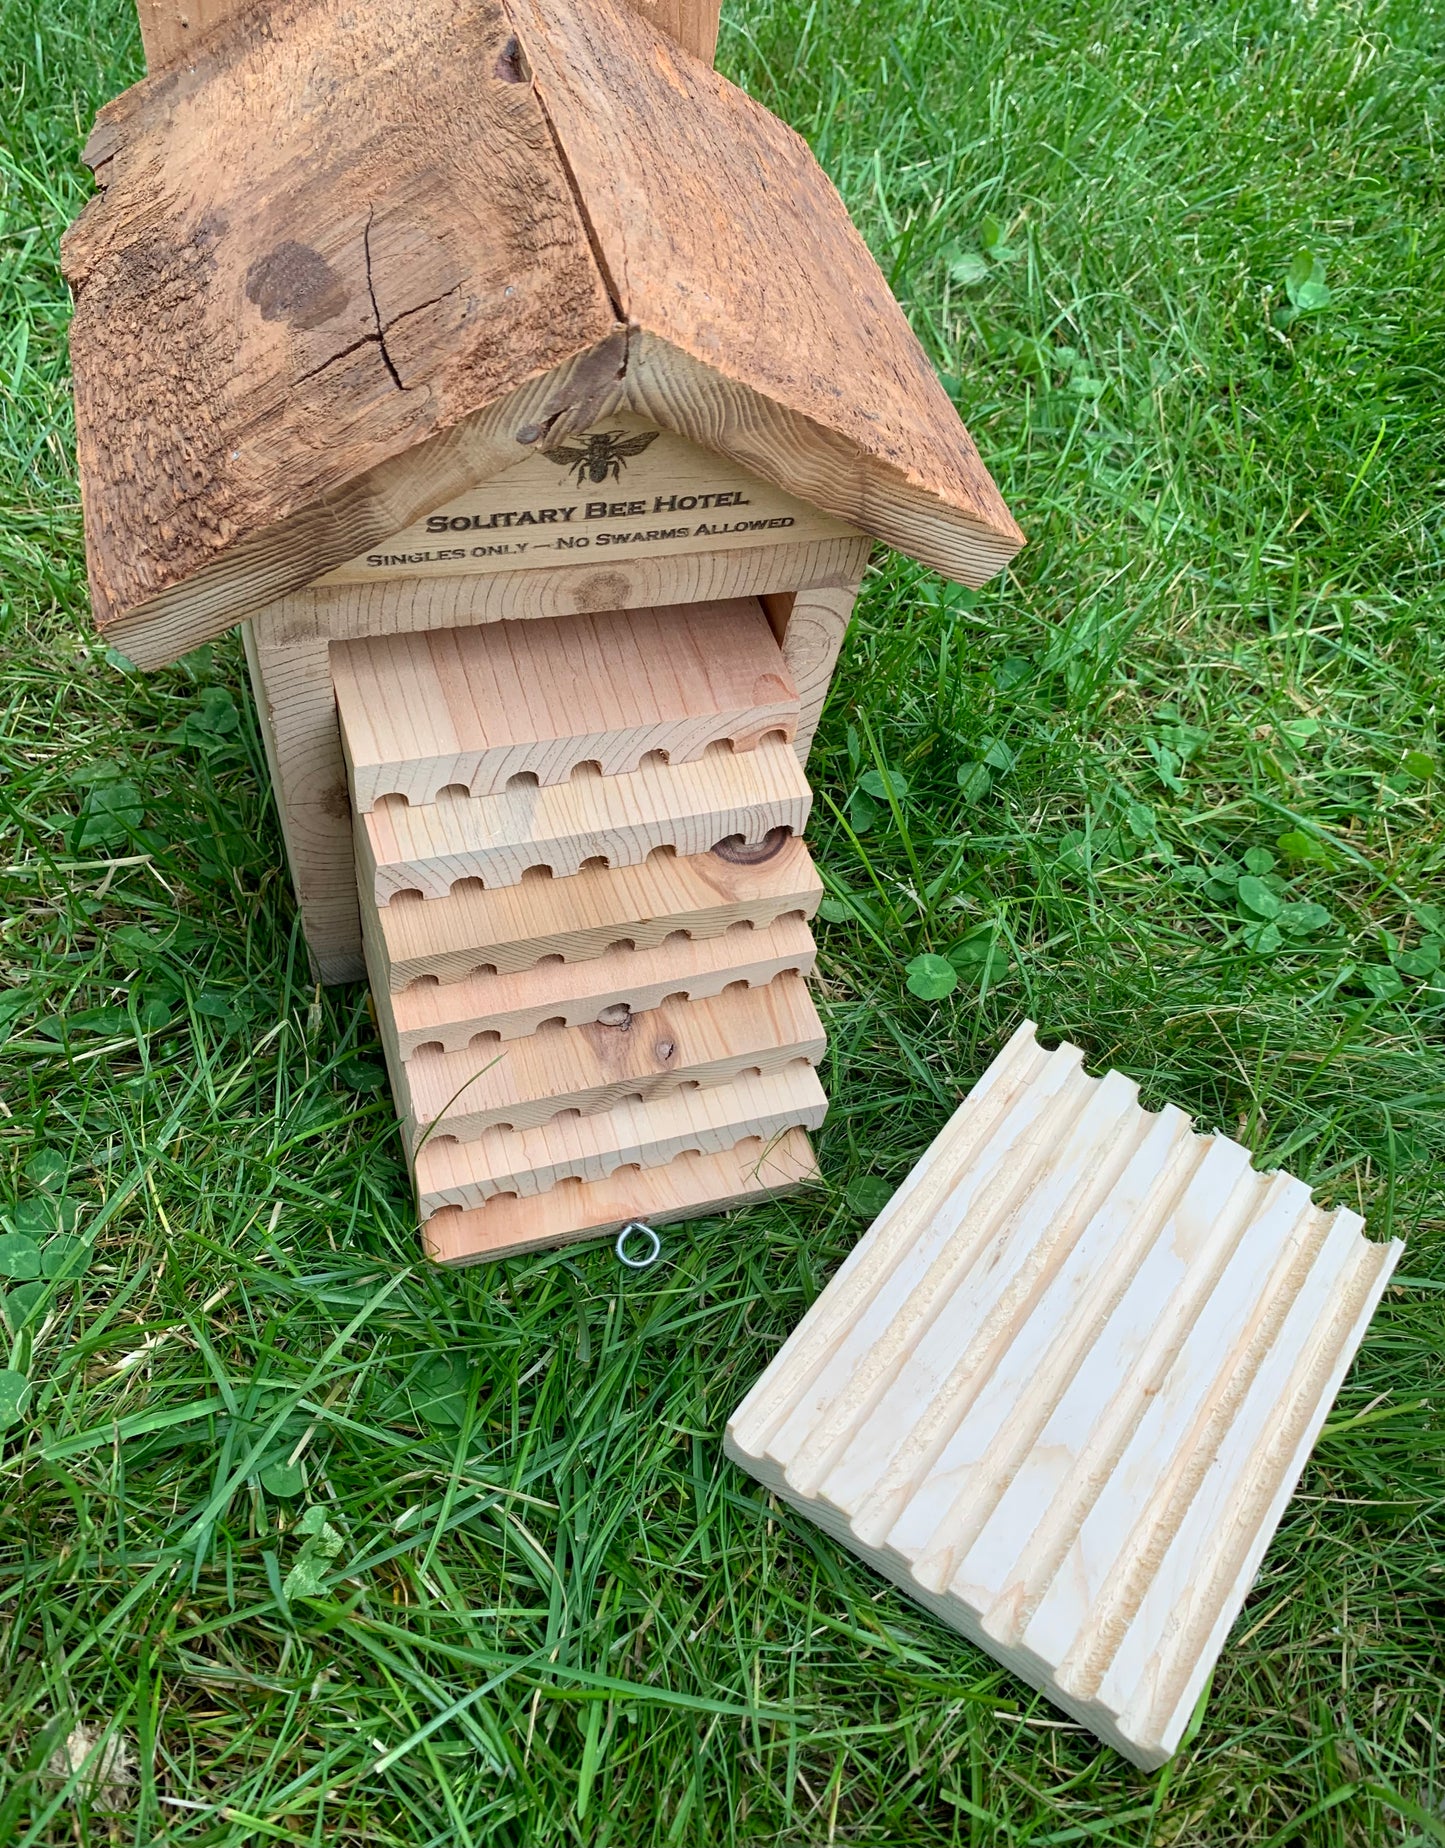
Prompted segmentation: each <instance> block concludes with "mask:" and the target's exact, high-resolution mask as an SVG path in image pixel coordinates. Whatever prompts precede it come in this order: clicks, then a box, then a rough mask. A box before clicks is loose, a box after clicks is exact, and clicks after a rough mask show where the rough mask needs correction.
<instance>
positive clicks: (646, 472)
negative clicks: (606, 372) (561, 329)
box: [316, 410, 857, 585]
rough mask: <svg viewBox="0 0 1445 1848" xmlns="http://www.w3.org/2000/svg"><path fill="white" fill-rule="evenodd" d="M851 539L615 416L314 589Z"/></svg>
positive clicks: (687, 446) (549, 444)
mask: <svg viewBox="0 0 1445 1848" xmlns="http://www.w3.org/2000/svg"><path fill="white" fill-rule="evenodd" d="M594 458H595V461H594ZM598 473H600V474H602V476H603V479H602V480H601V481H600V482H599V481H597V480H596V479H595V476H596V475H597V474H598ZM856 536H857V533H856V529H855V528H853V527H851V526H847V525H845V524H844V523H843V522H842V521H839V520H835V519H832V518H831V517H830V516H829V515H827V514H825V513H820V512H819V511H818V509H817V508H816V507H813V506H810V505H809V504H808V503H807V502H806V501H800V500H798V499H796V498H795V497H794V496H793V495H791V494H787V493H785V492H784V491H783V489H781V488H778V487H775V486H774V485H773V484H772V483H771V482H768V481H764V480H762V479H761V478H760V477H759V476H757V475H754V474H751V473H749V471H748V470H746V469H742V468H739V467H738V465H737V463H735V462H733V461H730V460H729V459H728V458H727V457H725V456H720V455H718V454H716V452H714V451H712V450H708V449H700V448H699V447H698V446H697V444H696V443H690V442H688V441H687V440H686V439H685V438H684V437H681V436H678V435H677V434H676V433H675V432H674V431H672V430H669V429H666V428H664V427H663V426H662V424H661V423H660V422H659V421H658V419H657V418H655V417H647V416H640V415H638V413H637V412H635V411H630V410H619V411H615V412H613V413H611V414H610V415H608V416H607V417H605V418H603V419H602V420H601V421H600V422H598V423H597V424H596V425H594V426H593V427H591V428H589V429H586V430H582V431H579V432H578V433H577V434H576V435H574V436H568V437H565V438H564V437H559V438H557V439H556V440H555V441H552V440H549V439H547V438H543V439H542V442H541V443H539V444H538V445H537V447H536V448H534V449H532V450H531V451H530V452H527V453H525V454H524V455H523V456H522V458H521V460H519V461H517V462H514V463H513V464H512V466H511V467H510V468H507V469H504V470H503V471H502V472H501V474H499V475H494V476H492V477H491V478H490V479H488V480H485V481H479V482H477V483H475V484H474V485H471V486H468V487H467V488H466V490H465V491H464V492H463V493H461V494H458V495H456V496H455V497H453V498H452V499H450V500H447V501H445V502H443V504H442V505H441V506H439V507H432V508H430V509H428V511H427V512H426V513H425V514H423V515H422V516H421V517H420V518H419V519H417V520H415V521H413V522H412V523H411V524H410V525H407V526H404V527H403V528H401V530H400V531H399V532H395V533H391V534H389V535H388V536H387V537H386V538H385V539H382V540H380V541H378V542H377V543H375V544H373V545H369V546H367V548H366V550H365V551H364V552H362V553H359V554H358V555H357V556H356V557H355V558H350V559H348V560H347V561H346V562H345V563H344V564H341V565H337V566H336V567H334V569H332V570H331V571H328V572H326V573H324V574H323V575H322V576H321V577H319V578H317V580H316V582H317V583H318V584H322V585H330V584H371V583H377V582H379V581H382V580H385V579H387V578H425V579H428V580H430V579H433V578H438V577H466V576H471V575H473V574H475V573H488V572H494V571H522V572H533V571H546V570H552V569H554V568H555V567H556V566H558V565H567V564H576V563H578V562H585V561H590V560H596V561H599V562H602V563H606V562H608V561H610V560H611V559H614V558H630V557H647V558H670V557H675V556H677V555H679V554H685V553H688V552H715V551H724V552H731V551H737V550H740V549H742V550H746V549H747V548H749V547H752V546H756V545H776V544H780V543H784V542H786V543H789V544H797V543H799V542H800V541H808V540H826V539H842V538H849V537H856Z"/></svg>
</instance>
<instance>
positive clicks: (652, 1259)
mask: <svg viewBox="0 0 1445 1848" xmlns="http://www.w3.org/2000/svg"><path fill="white" fill-rule="evenodd" d="M634 1232H637V1233H640V1234H641V1236H642V1237H643V1238H645V1239H650V1240H651V1241H652V1245H651V1249H650V1250H649V1251H648V1253H647V1256H646V1257H644V1258H629V1257H628V1255H627V1241H628V1239H630V1238H631V1237H632V1235H633V1233H634ZM612 1249H613V1250H614V1251H615V1252H616V1253H617V1262H618V1263H619V1264H625V1265H626V1266H627V1268H628V1270H648V1269H650V1268H651V1266H652V1265H654V1264H656V1262H657V1260H658V1258H659V1257H660V1256H661V1255H662V1240H661V1239H660V1238H659V1237H658V1236H657V1234H656V1233H655V1232H654V1231H653V1229H652V1227H651V1226H645V1225H644V1224H643V1223H642V1221H641V1220H640V1219H629V1220H628V1222H627V1224H626V1225H625V1226H624V1227H623V1228H622V1230H621V1231H620V1232H619V1233H618V1234H617V1243H616V1244H615V1245H614V1246H613V1247H612Z"/></svg>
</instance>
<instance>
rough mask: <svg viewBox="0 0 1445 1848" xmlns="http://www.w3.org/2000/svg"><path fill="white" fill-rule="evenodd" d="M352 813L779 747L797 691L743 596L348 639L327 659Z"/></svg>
mask: <svg viewBox="0 0 1445 1848" xmlns="http://www.w3.org/2000/svg"><path fill="white" fill-rule="evenodd" d="M331 668H332V674H333V676H334V679H335V682H336V702H337V709H338V712H339V715H340V720H341V739H342V745H343V747H344V749H345V753H346V766H347V774H348V777H349V779H350V784H351V799H352V803H353V805H354V807H356V808H357V809H359V810H361V811H363V812H365V811H366V810H369V809H371V808H373V807H374V806H375V804H376V802H377V801H378V800H379V799H380V798H382V797H385V796H389V795H392V796H404V797H405V798H406V800H407V801H408V802H409V803H415V804H421V803H429V802H433V801H435V800H436V798H437V795H438V793H439V792H440V791H441V790H443V789H450V790H452V791H456V790H458V789H464V790H465V791H466V792H467V793H468V794H469V795H473V796H481V795H491V794H495V793H497V792H499V791H501V790H503V789H504V788H505V787H506V785H507V783H508V782H509V780H510V779H511V778H512V777H529V778H534V779H535V780H536V781H537V782H538V783H562V782H565V781H566V780H567V779H568V777H569V776H570V775H571V774H572V771H573V770H574V769H575V768H576V766H577V765H578V764H580V763H583V762H587V761H591V762H594V763H596V765H597V767H598V769H600V770H601V772H602V773H603V775H604V776H618V775H621V774H623V773H624V772H627V771H632V770H636V769H637V767H638V765H639V764H640V763H641V761H642V759H643V758H644V757H645V756H647V755H648V754H649V753H650V752H653V751H660V752H661V753H662V754H663V756H664V757H665V758H666V759H667V760H668V761H669V762H670V763H682V762H684V761H687V760H689V759H692V758H695V757H700V756H701V755H702V753H703V752H704V751H705V750H706V749H707V747H708V746H709V745H710V744H716V743H719V742H721V741H724V740H726V741H729V742H731V743H732V744H733V745H734V747H735V748H737V749H741V750H748V749H751V748H752V747H753V746H754V745H756V744H757V742H758V740H759V739H760V738H761V737H762V736H763V734H764V733H769V734H772V733H776V734H777V735H778V736H779V737H781V738H782V739H783V740H784V741H790V740H791V739H792V738H793V736H794V734H795V733H796V731H797V724H798V704H799V702H798V694H797V689H796V688H795V687H794V686H793V684H792V681H791V680H790V678H789V676H788V669H787V664H786V662H785V661H784V660H783V654H782V650H781V649H780V648H779V646H778V644H777V641H776V640H775V638H774V636H773V631H772V629H771V627H770V626H769V623H768V619H767V616H766V615H765V614H764V612H763V607H762V605H761V604H760V603H759V602H758V601H757V599H756V598H741V597H739V598H734V599H732V600H731V601H730V602H727V603H696V604H675V605H673V606H672V607H670V608H667V609H661V610H655V609H654V610H609V611H605V612H602V613H600V614H598V615H579V616H566V617H558V618H550V619H549V618H541V619H534V620H533V621H530V622H499V623H486V624H482V625H479V626H477V627H474V628H468V629H433V630H429V631H427V632H425V633H423V634H420V635H388V636H382V637H378V638H377V639H375V640H371V641H362V642H347V643H342V644H339V645H337V646H336V647H334V648H333V649H332V652H331Z"/></svg>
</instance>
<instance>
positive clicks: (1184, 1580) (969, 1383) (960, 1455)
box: [726, 1022, 1403, 1769]
mask: <svg viewBox="0 0 1445 1848" xmlns="http://www.w3.org/2000/svg"><path fill="white" fill-rule="evenodd" d="M1082 1059H1083V1055H1082V1053H1081V1052H1080V1051H1079V1049H1078V1048H1077V1047H1073V1046H1068V1045H1063V1046H1060V1047H1059V1048H1058V1050H1057V1051H1054V1052H1051V1053H1050V1052H1045V1051H1044V1050H1042V1049H1041V1048H1040V1047H1039V1046H1038V1045H1037V1043H1036V1041H1035V1039H1034V1028H1033V1025H1032V1023H1030V1022H1025V1023H1024V1025H1023V1026H1022V1027H1021V1028H1020V1029H1019V1031H1018V1032H1017V1033H1016V1034H1015V1035H1014V1038H1013V1039H1012V1040H1011V1041H1010V1043H1009V1045H1008V1046H1007V1047H1006V1048H1005V1049H1004V1051H1003V1052H1002V1053H1001V1054H1000V1055H999V1057H998V1058H997V1059H996V1060H995V1061H994V1063H993V1065H991V1066H990V1067H989V1069H988V1071H987V1072H986V1073H985V1074H984V1076H983V1078H982V1079H981V1080H980V1082H979V1083H978V1084H977V1085H976V1086H975V1087H974V1089H973V1091H972V1092H971V1093H970V1094H969V1096H968V1098H967V1099H966V1100H965V1101H964V1103H963V1105H962V1106H961V1107H960V1109H959V1110H958V1112H957V1113H956V1115H955V1116H954V1117H953V1119H952V1120H951V1121H950V1122H949V1124H948V1125H947V1126H946V1128H945V1129H944V1130H943V1132H942V1134H941V1135H940V1136H939V1137H938V1139H937V1140H936V1141H935V1142H934V1144H933V1145H932V1147H931V1148H930V1149H929V1150H928V1152H927V1154H926V1155H925V1156H924V1157H923V1159H922V1160H921V1161H920V1162H919V1163H918V1165H917V1166H916V1167H915V1168H914V1170H913V1172H912V1173H911V1174H910V1176H909V1177H908V1179H907V1181H905V1183H904V1185H903V1187H902V1188H901V1189H900V1190H899V1192H898V1193H897V1194H896V1195H895V1196H894V1199H893V1200H892V1202H891V1203H890V1204H889V1206H888V1207H886V1208H885V1210H884V1211H883V1213H882V1214H881V1215H880V1216H879V1218H878V1219H877V1220H876V1221H875V1222H874V1224H873V1226H872V1227H871V1228H870V1230H869V1231H868V1232H867V1233H865V1235H864V1236H863V1238H862V1239H861V1240H860V1242H859V1244H858V1245H857V1246H856V1247H855V1249H854V1251H853V1252H852V1253H851V1255H850V1256H849V1258H848V1259H847V1261H846V1262H845V1263H844V1265H843V1267H842V1268H841V1269H840V1270H839V1271H838V1272H837V1274H836V1275H835V1277H834V1278H833V1280H832V1281H831V1282H830V1283H829V1285H828V1287H827V1288H826V1289H825V1290H824V1291H823V1293H822V1295H821V1296H820V1297H819V1298H818V1300H817V1301H816V1302H815V1303H814V1305H813V1307H812V1308H811V1309H810V1310H809V1311H808V1313H807V1315H806V1316H805V1317H804V1318H803V1320H802V1322H801V1323H800V1324H799V1326H798V1327H797V1329H795V1330H794V1333H793V1335H792V1336H791V1337H790V1339H789V1340H788V1341H787V1342H786V1343H785V1344H784V1346H783V1348H782V1349H781V1350H780V1351H779V1353H778V1354H777V1355H776V1356H775V1357H774V1359H773V1361H772V1363H771V1364H770V1366H769V1367H768V1369H767V1370H766V1372H765V1373H764V1374H763V1376H762V1378H761V1379H760V1380H759V1381H758V1383H757V1385H756V1386H755V1387H754V1388H753V1390H752V1392H751V1393H749V1395H748V1396H747V1398H746V1399H745V1400H744V1402H743V1404H742V1405H741V1406H740V1407H739V1408H738V1410H737V1412H736V1413H735V1414H734V1416H733V1418H732V1420H731V1422H730V1424H729V1426H728V1435H727V1439H726V1444H727V1450H728V1454H729V1455H730V1456H732V1457H733V1458H734V1459H735V1460H736V1461H738V1462H739V1463H741V1464H742V1465H743V1467H744V1468H746V1469H748V1470H749V1471H750V1472H751V1473H752V1474H753V1475H755V1476H756V1477H758V1479H759V1480H760V1481H762V1482H764V1483H765V1484H766V1485H767V1486H768V1487H769V1488H770V1489H773V1490H774V1491H775V1492H776V1493H777V1494H779V1495H781V1496H783V1497H784V1498H785V1499H787V1500H788V1501H790V1502H791V1503H792V1504H793V1505H794V1506H795V1507H797V1508H799V1509H800V1510H802V1511H803V1512H804V1513H805V1514H807V1516H808V1517H809V1518H810V1519H812V1520H815V1521H817V1522H818V1523H819V1524H820V1525H821V1526H823V1527H824V1528H825V1529H826V1530H827V1531H828V1532H829V1533H831V1534H833V1535H834V1536H835V1537H836V1538H837V1539H839V1540H840V1541H842V1543H843V1544H845V1545H846V1546H849V1547H851V1548H852V1549H853V1550H854V1551H855V1552H857V1553H858V1554H859V1555H860V1556H861V1557H862V1558H864V1559H865V1560H867V1561H868V1562H869V1563H870V1564H872V1565H874V1566H875V1567H877V1569H878V1570H879V1571H881V1572H883V1573H885V1574H886V1575H887V1576H888V1577H890V1578H891V1579H893V1580H894V1582H895V1583H897V1584H898V1585H900V1586H902V1587H903V1588H904V1589H905V1590H906V1591H908V1592H909V1593H910V1595H911V1596H913V1597H914V1598H916V1599H918V1601H919V1602H920V1603H922V1604H924V1605H925V1606H926V1607H927V1608H928V1609H929V1610H931V1611H933V1612H934V1613H935V1615H937V1616H938V1617H939V1618H940V1619H941V1620H942V1621H943V1622H944V1623H946V1624H949V1625H950V1626H951V1627H953V1628H954V1629H956V1630H960V1631H962V1633H963V1634H964V1635H966V1636H968V1637H969V1638H971V1639H972V1640H973V1641H974V1642H976V1643H978V1644H979V1646H980V1647H982V1648H984V1649H986V1650H987V1651H988V1652H989V1653H990V1654H992V1655H993V1656H995V1657H996V1658H997V1659H998V1660H999V1661H1001V1662H1003V1663H1004V1664H1005V1666H1007V1667H1008V1668H1010V1669H1012V1670H1013V1671H1014V1672H1015V1673H1016V1674H1018V1675H1019V1676H1020V1677H1021V1678H1022V1679H1023V1680H1025V1681H1026V1682H1028V1683H1029V1684H1030V1685H1031V1686H1033V1687H1036V1688H1038V1689H1040V1690H1041V1691H1042V1692H1043V1693H1045V1694H1047V1695H1048V1697H1049V1698H1050V1699H1051V1700H1053V1701H1054V1702H1055V1703H1056V1704H1057V1705H1058V1706H1059V1707H1061V1708H1062V1709H1063V1710H1064V1712H1066V1713H1068V1714H1070V1715H1072V1716H1073V1717H1074V1718H1075V1719H1076V1720H1078V1721H1080V1722H1081V1723H1082V1724H1083V1725H1085V1726H1086V1727H1088V1728H1089V1729H1090V1730H1091V1731H1093V1732H1095V1733H1097V1734H1098V1736H1099V1737H1100V1738H1102V1739H1104V1740H1106V1741H1107V1742H1108V1743H1109V1744H1111V1745H1113V1746H1114V1747H1115V1748H1116V1749H1117V1750H1118V1751H1120V1752H1122V1753H1123V1754H1124V1756H1125V1757H1127V1758H1129V1759H1131V1760H1132V1761H1133V1762H1134V1763H1135V1764H1138V1765H1141V1766H1143V1767H1144V1768H1145V1769H1153V1768H1155V1767H1157V1766H1159V1765H1161V1764H1163V1763H1164V1762H1165V1761H1166V1760H1167V1759H1168V1758H1169V1756H1170V1755H1171V1754H1172V1753H1173V1751H1174V1750H1175V1749H1176V1747H1177V1746H1178V1743H1179V1740H1180V1738H1181V1736H1182V1734H1183V1731H1184V1728H1185V1725H1186V1724H1187V1722H1188V1720H1189V1717H1190V1715H1191V1713H1192V1712H1193V1710H1194V1707H1195V1705H1196V1703H1197V1701H1198V1698H1199V1694H1200V1691H1201V1689H1202V1688H1203V1686H1204V1683H1205V1680H1206V1678H1207V1677H1208V1675H1209V1673H1210V1671H1211V1670H1212V1669H1213V1667H1214V1664H1215V1661H1216V1659H1217V1657H1218V1655H1219V1652H1220V1649H1221V1647H1222V1645H1223V1643H1224V1639H1225V1637H1226V1635H1227V1633H1228V1630H1229V1627H1230V1625H1231V1623H1232V1622H1233V1621H1234V1618H1235V1616H1236V1615H1237V1614H1238V1611H1239V1608H1240V1606H1241V1604H1242V1603H1243V1601H1244V1599H1245V1597H1246V1595H1247V1594H1248V1591H1249V1588H1250V1585H1251V1583H1252V1582H1253V1579H1254V1575H1255V1572H1256V1570H1257V1569H1258V1566H1259V1563H1260V1560H1261V1558H1262V1557H1263V1554H1264V1550H1265V1548H1266V1546H1267V1545H1268V1543H1269V1540H1270V1537H1271V1535H1272V1534H1273V1532H1274V1529H1275V1527H1276V1525H1277V1524H1278V1521H1279V1519H1280V1516H1281V1514H1282V1512H1283V1510H1284V1507H1285V1504H1286V1502H1287V1501H1288V1499H1289V1496H1290V1494H1291V1492H1292V1490H1293V1487H1294V1484H1295V1482H1296V1481H1297V1479H1298V1477H1299V1473H1300V1471H1301V1469H1302V1468H1303V1467H1304V1463H1305V1461H1306V1459H1307V1457H1308V1455H1309V1451H1310V1447H1311V1445H1312V1444H1313V1442H1314V1439H1315V1437H1316V1435H1317V1434H1318V1432H1319V1429H1320V1426H1321V1424H1322V1423H1323V1421H1324V1418H1325V1416H1326V1414H1327V1413H1328V1410H1329V1407H1330V1403H1331V1401H1332V1399H1333V1397H1334V1394H1335V1392H1336V1390H1337V1389H1338V1386H1339V1384H1340V1381H1341V1379H1342V1377H1343V1375H1344V1373H1345V1370H1346V1368H1347V1367H1348V1365H1349V1363H1350V1360H1351V1358H1352V1356H1353V1355H1354V1352H1355V1350H1356V1348H1357V1347H1358V1345H1359V1342H1360V1341H1361V1339H1362V1338H1363V1335H1364V1332H1365V1328H1366V1325H1367V1323H1368V1321H1369V1318H1370V1315H1371V1314H1372V1312H1373V1310H1374V1307H1375V1305H1376V1303H1377V1302H1378V1301H1379V1298H1380V1294H1381V1292H1382V1291H1383V1289H1384V1287H1385V1284H1386V1282H1387V1281H1388V1279H1389V1276H1390V1273H1391V1271H1392V1270H1393V1268H1394V1266H1395V1264H1396V1262H1397V1261H1398V1258H1399V1256H1400V1253H1401V1251H1402V1249H1403V1247H1402V1246H1401V1245H1400V1244H1399V1243H1398V1242H1395V1243H1393V1244H1390V1245H1377V1244H1371V1243H1370V1242H1368V1241H1367V1240H1366V1239H1364V1238H1362V1237H1361V1235H1360V1234H1361V1231H1362V1221H1361V1220H1360V1219H1359V1217H1358V1216H1357V1215H1355V1214H1353V1213H1350V1212H1348V1211H1344V1210H1341V1211H1339V1212H1337V1213H1334V1214H1329V1213H1325V1212H1322V1211H1321V1210H1320V1209H1318V1208H1317V1207H1315V1206H1314V1205H1313V1203H1312V1201H1311V1199H1310V1194H1309V1190H1308V1189H1307V1188H1306V1187H1304V1186H1303V1185H1302V1184H1301V1183H1300V1182H1299V1181H1296V1180H1293V1179H1291V1178H1290V1177H1289V1176H1288V1175H1285V1174H1281V1173H1275V1174H1268V1175H1261V1174H1258V1173H1256V1172H1255V1171H1254V1169H1253V1168H1252V1167H1251V1165H1250V1157H1249V1153H1248V1151H1247V1150H1246V1149H1244V1148H1242V1147H1240V1146H1239V1144H1237V1143H1234V1142H1231V1141H1229V1140H1228V1139H1227V1138H1225V1137H1222V1136H1213V1137H1206V1136H1198V1135H1195V1134H1194V1133H1193V1131H1192V1130H1191V1127H1190V1123H1189V1119H1188V1118H1187V1117H1186V1116H1185V1115H1184V1114H1183V1113H1182V1112H1181V1111H1178V1110H1176V1109H1173V1108H1172V1107H1171V1108H1166V1109H1165V1110H1163V1111H1161V1112H1159V1113H1158V1114H1157V1115H1156V1114H1151V1113H1149V1112H1146V1111H1144V1110H1143V1109H1141V1108H1140V1105H1139V1101H1138V1093H1137V1089H1136V1087H1135V1086H1134V1085H1133V1084H1132V1083H1131V1082H1130V1081H1129V1080H1127V1079H1125V1078H1123V1077H1122V1076H1120V1074H1118V1073H1117V1072H1110V1073H1108V1074H1107V1075H1106V1076H1105V1077H1104V1078H1102V1079H1094V1078H1090V1077H1088V1076H1087V1075H1086V1074H1085V1072H1084V1070H1083V1066H1082Z"/></svg>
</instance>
